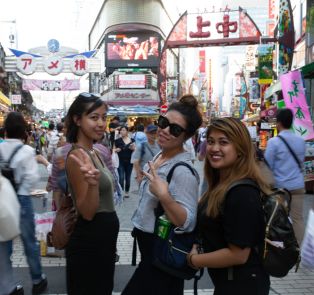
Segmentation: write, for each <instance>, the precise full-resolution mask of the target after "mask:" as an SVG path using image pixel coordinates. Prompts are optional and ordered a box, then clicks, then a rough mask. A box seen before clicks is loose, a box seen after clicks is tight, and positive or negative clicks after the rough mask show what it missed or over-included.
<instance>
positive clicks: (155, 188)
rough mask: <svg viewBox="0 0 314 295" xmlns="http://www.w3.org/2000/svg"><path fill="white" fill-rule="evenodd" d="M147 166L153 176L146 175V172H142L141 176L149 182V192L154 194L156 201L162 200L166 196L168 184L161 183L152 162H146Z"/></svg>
mask: <svg viewBox="0 0 314 295" xmlns="http://www.w3.org/2000/svg"><path fill="white" fill-rule="evenodd" d="M148 165H149V167H150V171H151V173H152V174H153V175H150V174H148V173H147V172H145V171H143V172H142V173H143V175H145V176H146V177H147V178H148V179H149V180H150V184H149V190H150V192H151V193H152V194H154V195H155V196H156V197H157V198H158V200H159V201H160V199H162V198H163V197H164V196H166V195H167V194H168V186H169V183H168V182H166V181H163V180H162V179H161V178H160V177H159V176H158V174H157V172H156V170H155V168H154V166H153V164H152V162H150V161H149V162H148Z"/></svg>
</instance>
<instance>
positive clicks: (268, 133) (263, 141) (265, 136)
mask: <svg viewBox="0 0 314 295" xmlns="http://www.w3.org/2000/svg"><path fill="white" fill-rule="evenodd" d="M272 137H274V130H273V129H271V130H263V129H261V130H260V131H259V142H260V149H262V150H265V149H266V146H267V142H268V140H269V139H271V138H272Z"/></svg>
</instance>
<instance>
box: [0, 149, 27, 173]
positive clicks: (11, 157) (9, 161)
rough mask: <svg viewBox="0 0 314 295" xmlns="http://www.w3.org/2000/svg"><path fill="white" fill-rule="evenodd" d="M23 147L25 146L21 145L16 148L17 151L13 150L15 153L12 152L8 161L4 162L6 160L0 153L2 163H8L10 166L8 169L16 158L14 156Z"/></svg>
mask: <svg viewBox="0 0 314 295" xmlns="http://www.w3.org/2000/svg"><path fill="white" fill-rule="evenodd" d="M22 146H24V144H20V145H18V146H17V147H15V149H14V150H13V152H12V154H11V156H10V158H9V159H8V160H7V161H4V159H3V157H2V153H1V151H0V163H3V162H6V163H7V165H8V167H9V166H10V163H11V161H12V159H13V157H14V155H15V154H16V153H17V152H18V150H19V149H20V148H21V147H22Z"/></svg>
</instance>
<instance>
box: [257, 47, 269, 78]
mask: <svg viewBox="0 0 314 295" xmlns="http://www.w3.org/2000/svg"><path fill="white" fill-rule="evenodd" d="M257 52H258V83H259V84H270V83H273V45H259V46H258V48H257Z"/></svg>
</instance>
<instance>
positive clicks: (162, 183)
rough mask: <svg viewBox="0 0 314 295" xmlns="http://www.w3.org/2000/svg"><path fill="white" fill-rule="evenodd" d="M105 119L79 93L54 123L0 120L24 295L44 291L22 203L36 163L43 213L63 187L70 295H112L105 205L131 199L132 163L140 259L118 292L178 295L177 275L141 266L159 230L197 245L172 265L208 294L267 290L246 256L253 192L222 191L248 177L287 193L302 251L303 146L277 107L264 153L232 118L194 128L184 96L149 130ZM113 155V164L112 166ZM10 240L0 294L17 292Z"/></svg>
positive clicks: (253, 258) (28, 209) (252, 241)
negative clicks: (202, 276)
mask: <svg viewBox="0 0 314 295" xmlns="http://www.w3.org/2000/svg"><path fill="white" fill-rule="evenodd" d="M107 112H108V107H107V105H106V103H104V102H103V101H102V100H101V98H100V96H99V95H97V94H90V93H81V94H80V95H79V96H78V97H76V99H75V100H74V102H73V103H72V105H71V107H70V108H69V111H68V114H67V117H66V118H64V119H63V120H62V121H61V122H60V123H58V124H57V125H56V126H55V124H53V123H50V124H49V126H48V128H47V129H46V128H44V127H36V126H35V125H33V124H28V125H27V124H26V123H25V121H24V118H23V116H22V115H21V114H20V113H16V112H11V113H10V114H9V115H8V117H7V119H6V122H5V127H4V128H2V129H0V137H1V138H0V139H1V142H0V167H1V169H3V171H8V170H10V169H11V170H12V171H13V175H14V179H10V181H11V183H12V185H13V186H14V188H15V190H16V195H17V199H18V201H19V203H20V206H21V209H20V232H21V234H20V236H21V240H22V242H23V245H24V248H25V255H26V257H27V262H28V265H29V268H30V275H31V279H32V284H33V289H32V292H33V294H41V293H43V292H44V290H45V289H46V287H47V284H48V281H47V278H46V276H45V274H44V273H43V271H42V268H41V263H40V257H39V249H38V244H37V243H36V238H35V224H34V211H33V207H32V200H31V196H30V194H31V191H32V190H34V189H35V188H36V184H37V182H38V180H39V176H38V163H39V164H43V165H45V166H46V167H47V171H48V175H49V179H48V183H47V190H48V191H52V197H53V202H52V210H55V211H57V214H58V212H61V211H60V210H61V203H62V198H63V196H64V195H65V194H66V188H67V187H68V189H69V191H70V195H71V198H72V201H73V205H74V207H75V211H76V214H77V217H76V219H77V221H76V223H75V226H74V230H73V232H72V234H71V237H70V239H69V242H68V244H67V247H66V249H65V257H66V280H67V293H68V294H69V295H78V294H106V295H109V294H112V292H113V283H114V272H115V262H116V252H117V250H116V243H117V237H118V232H119V219H118V217H117V214H116V210H115V205H116V204H117V203H118V202H119V200H120V199H121V198H122V193H124V195H123V197H124V198H129V197H130V196H129V193H130V191H129V190H130V184H131V174H132V170H133V165H134V169H135V172H136V179H137V182H138V184H139V202H138V205H137V208H136V210H135V212H134V214H133V217H132V219H131V221H132V224H133V226H134V229H133V231H132V236H133V237H134V239H135V241H136V242H137V243H138V246H139V251H140V253H141V261H140V263H139V265H138V267H137V268H136V270H135V272H134V274H133V276H132V278H131V279H130V281H129V282H127V283H126V287H125V289H124V290H123V292H122V294H123V295H127V294H137V295H150V294H151V295H155V294H156V295H157V294H169V295H170V294H173V295H175V294H178V295H182V294H183V292H184V291H183V290H184V279H183V278H182V277H181V276H180V275H178V272H177V271H176V272H173V273H169V272H168V271H167V270H166V269H167V268H164V267H161V264H160V263H159V264H158V263H157V264H156V263H152V262H153V261H152V260H151V257H152V251H157V250H156V249H158V247H159V248H160V247H161V246H160V245H161V244H160V241H161V240H160V239H163V237H164V235H165V236H166V237H167V234H169V232H167V231H166V230H165V228H167V227H169V228H170V231H171V230H173V231H174V232H175V233H178V236H181V237H182V238H181V239H188V237H189V234H193V233H194V232H196V231H197V235H198V239H197V242H196V240H195V245H194V246H193V245H191V247H190V249H189V252H190V253H188V252H183V253H185V258H184V261H183V262H182V263H184V264H185V265H186V267H187V268H190V269H191V270H194V271H195V272H196V271H199V270H201V269H203V268H207V269H208V274H209V275H210V277H211V280H212V282H213V284H214V286H215V295H220V294H221V295H228V294H259V295H266V294H269V289H270V278H269V275H268V274H266V273H265V272H264V271H263V268H262V265H261V262H260V259H259V254H258V252H256V251H255V250H254V249H255V248H256V246H257V245H259V244H260V243H263V242H264V239H265V227H266V223H265V219H264V210H263V206H262V202H261V195H260V194H259V193H258V192H257V191H256V189H255V188H254V187H253V186H250V185H246V184H239V185H237V186H235V187H232V185H233V184H234V183H236V182H237V181H240V180H245V179H250V180H253V181H254V182H255V184H256V186H257V187H259V188H260V189H261V190H262V191H263V193H265V194H271V190H270V189H271V188H272V189H279V188H286V189H287V190H288V191H289V192H290V194H291V196H292V202H291V206H290V212H291V220H292V225H293V228H294V231H295V235H296V239H297V242H298V243H299V245H300V244H301V243H302V240H303V236H304V231H305V225H304V221H303V199H304V193H305V190H304V180H303V172H302V168H301V165H302V163H303V161H304V158H305V141H304V140H303V139H301V138H300V137H298V136H297V135H295V134H294V133H293V132H292V131H291V130H290V127H291V125H292V121H293V115H292V112H291V110H289V109H281V110H278V112H277V114H276V116H277V121H276V125H277V130H278V132H279V134H278V136H277V137H275V138H273V139H271V140H269V142H268V144H267V147H266V151H265V154H264V153H263V152H262V151H260V150H259V149H258V148H257V147H254V145H253V142H252V139H251V136H250V134H249V132H248V130H247V128H246V126H245V125H244V124H243V123H242V122H241V121H240V120H238V119H235V118H217V119H215V120H212V121H211V123H210V125H208V124H207V123H206V122H205V121H203V117H202V110H200V109H199V105H198V101H197V99H196V98H195V97H194V96H193V95H192V94H186V95H184V96H182V97H181V98H180V99H179V100H178V101H176V102H173V103H172V104H171V105H170V106H169V107H168V110H167V112H166V114H165V115H160V117H159V119H158V123H157V125H154V124H149V125H148V126H146V128H145V127H144V125H143V124H139V125H138V126H137V131H136V132H135V133H134V134H133V135H131V136H129V134H128V132H129V130H128V127H127V126H126V125H125V124H123V123H122V122H121V123H120V118H119V117H118V116H116V117H114V118H113V120H112V122H111V123H110V124H109V126H108V129H109V131H106V129H107ZM44 152H45V154H44ZM113 154H116V155H117V159H118V164H117V163H113V161H112V157H113ZM196 154H197V157H198V160H199V161H204V179H202V180H201V179H200V177H199V175H198V172H197V171H196V169H195V168H194V160H195V156H196ZM45 155H46V157H45ZM256 157H258V158H259V160H260V161H263V162H265V164H266V165H267V167H269V171H271V172H270V173H272V174H273V177H274V180H275V184H274V187H270V186H269V184H268V183H267V180H266V177H265V175H263V173H262V171H261V170H260V169H259V167H258V165H257V163H256ZM5 163H7V164H5ZM115 168H117V171H118V177H117V175H116V172H115ZM5 169H7V170H5ZM6 173H7V172H6ZM3 175H4V176H1V177H6V174H5V173H3ZM201 182H202V184H201V196H199V185H200V183H201ZM281 203H282V201H281ZM281 203H280V204H281ZM282 204H283V203H282ZM160 222H161V223H162V224H163V226H162V227H161V229H160V228H159V227H158V224H159V223H160ZM159 231H160V232H159ZM169 241H170V243H171V255H172V257H174V254H173V252H172V251H181V250H180V249H179V250H178V248H175V247H174V248H172V247H173V245H172V241H171V240H169ZM186 241H187V240H186ZM12 243H13V241H12V240H10V241H1V242H0V265H1V267H0V295H8V294H10V295H22V294H24V289H23V286H22V285H20V284H19V280H18V278H17V277H16V275H15V274H14V271H13V268H12V263H11V261H10V257H11V255H12ZM265 245H266V242H265ZM176 247H177V246H176ZM181 252H182V251H181ZM169 255H170V254H169ZM176 257H177V259H178V256H176ZM171 259H172V258H169V259H168V260H167V261H168V263H170V262H169V261H170V260H171Z"/></svg>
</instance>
